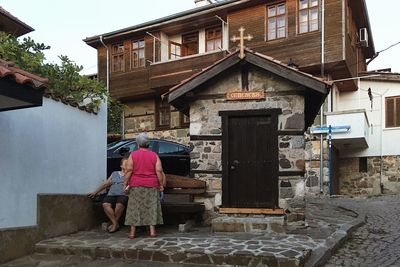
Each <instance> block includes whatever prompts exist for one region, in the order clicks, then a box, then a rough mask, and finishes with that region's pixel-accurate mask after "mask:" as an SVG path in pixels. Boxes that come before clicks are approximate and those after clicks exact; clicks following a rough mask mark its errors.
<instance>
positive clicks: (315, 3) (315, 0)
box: [310, 0, 318, 7]
mask: <svg viewBox="0 0 400 267" xmlns="http://www.w3.org/2000/svg"><path fill="white" fill-rule="evenodd" d="M310 2H311V3H310V7H313V6H318V0H310Z"/></svg>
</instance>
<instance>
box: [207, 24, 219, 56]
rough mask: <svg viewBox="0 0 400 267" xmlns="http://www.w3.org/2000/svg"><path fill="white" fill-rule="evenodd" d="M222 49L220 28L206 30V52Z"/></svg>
mask: <svg viewBox="0 0 400 267" xmlns="http://www.w3.org/2000/svg"><path fill="white" fill-rule="evenodd" d="M220 48H222V29H221V27H218V28H214V29H209V30H206V52H208V51H214V50H218V49H220Z"/></svg>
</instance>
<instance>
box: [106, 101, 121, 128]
mask: <svg viewBox="0 0 400 267" xmlns="http://www.w3.org/2000/svg"><path fill="white" fill-rule="evenodd" d="M122 110H123V105H122V103H121V102H119V101H118V100H115V99H112V98H109V100H108V113H107V121H108V124H107V132H108V133H109V134H120V133H121V130H122V125H121V118H122Z"/></svg>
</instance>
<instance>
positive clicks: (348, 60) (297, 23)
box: [85, 0, 375, 105]
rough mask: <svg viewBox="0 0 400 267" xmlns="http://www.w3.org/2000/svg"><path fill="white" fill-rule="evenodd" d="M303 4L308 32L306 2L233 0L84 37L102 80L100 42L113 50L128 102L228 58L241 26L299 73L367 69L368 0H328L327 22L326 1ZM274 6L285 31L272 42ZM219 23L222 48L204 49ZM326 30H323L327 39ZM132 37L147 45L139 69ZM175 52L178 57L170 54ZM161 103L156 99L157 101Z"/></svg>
mask: <svg viewBox="0 0 400 267" xmlns="http://www.w3.org/2000/svg"><path fill="white" fill-rule="evenodd" d="M305 2H307V3H308V8H309V9H310V13H308V15H307V16H306V18H307V19H308V21H307V20H306V23H307V27H309V29H308V30H307V31H306V32H303V33H300V32H302V31H303V28H302V29H300V27H302V26H301V25H305V24H304V19H303V18H304V13H301V12H304V11H307V10H308V9H303V7H302V6H301V4H302V3H304V1H300V0H286V1H284V0H283V1H271V0H268V1H265V0H264V1H260V0H251V1H250V0H228V1H221V2H220V3H217V4H212V5H208V6H205V7H201V8H196V9H193V10H189V11H187V12H182V13H179V14H176V15H172V16H169V17H166V18H161V19H159V20H156V21H151V22H148V23H144V24H141V25H137V26H133V27H130V28H127V29H122V30H119V31H115V32H112V33H107V34H103V35H101V36H94V37H90V38H87V39H85V42H86V43H87V44H88V45H91V46H92V47H94V48H96V49H97V50H98V69H99V78H100V79H101V80H104V81H105V80H106V75H107V74H106V65H107V62H106V54H107V51H106V48H105V47H104V46H103V44H102V42H101V41H100V39H102V41H103V42H104V43H105V44H106V46H107V47H108V49H109V52H110V62H109V63H110V70H111V72H110V93H111V96H113V97H115V98H117V99H120V100H122V101H123V102H125V103H133V102H134V101H137V100H140V99H159V98H160V95H161V94H162V93H165V92H166V91H167V90H168V89H169V88H171V87H172V86H174V85H176V84H178V83H179V82H180V81H182V80H184V79H187V78H189V77H190V76H192V75H193V74H195V73H197V72H200V71H201V70H202V69H204V68H206V67H208V66H210V65H212V64H213V63H214V62H216V61H218V60H219V59H221V58H223V57H224V56H225V55H227V54H228V53H230V52H232V51H233V50H235V49H236V46H237V44H236V43H234V42H233V41H230V39H231V37H232V36H233V35H235V34H238V29H239V28H240V27H244V28H245V29H246V33H248V34H251V35H252V36H253V39H252V40H251V41H248V42H246V46H247V47H248V48H250V49H252V50H254V51H256V52H259V53H262V54H265V55H267V56H271V57H273V58H274V59H277V60H279V61H281V62H283V63H285V64H289V63H292V64H294V65H297V66H298V68H299V69H300V70H302V71H305V72H307V73H310V74H312V75H317V76H320V75H321V74H322V75H323V76H325V77H327V78H329V79H331V80H337V79H347V78H352V77H355V76H357V73H358V72H360V71H365V70H366V64H365V62H366V59H367V58H371V57H372V56H373V55H374V54H375V50H374V44H373V39H372V34H371V29H370V25H369V20H368V12H367V10H366V6H365V2H364V0H324V5H325V7H324V8H325V14H324V20H325V24H324V25H322V4H323V3H322V0H309V1H305ZM275 6H277V7H279V8H280V9H279V10H280V11H279V12H280V20H279V21H280V22H279V25H280V26H279V27H280V28H279V29H278V26H276V30H279V33H280V34H279V35H276V36H277V38H272V39H271V38H270V35H268V34H269V33H270V32H271V29H272V28H271V25H275V24H273V23H272V24H270V18H271V14H270V13H269V12H270V10H273V7H275ZM314 11H315V13H314V15H313V13H312V12H314ZM274 12H275V11H274ZM276 12H278V10H276ZM307 12H308V11H307ZM274 15H278V14H274ZM312 19H314V20H312ZM222 21H224V22H222ZM275 23H278V22H277V21H276V22H275ZM282 25H283V26H282ZM274 27H275V26H274ZM307 27H306V28H307ZM216 28H217V29H219V28H220V32H221V33H222V36H221V40H218V43H220V44H221V47H220V48H218V49H217V48H215V50H214V51H207V47H208V46H207V43H206V40H207V38H208V37H207V36H208V30H209V29H216ZM361 28H366V29H367V31H368V33H369V38H368V47H367V46H365V45H364V46H361V44H360V42H359V39H358V33H359V29H361ZM322 32H324V33H325V35H324V37H322ZM187 34H189V35H191V36H193V35H196V36H197V37H198V38H197V42H198V43H197V50H196V49H194V48H193V43H192V44H191V48H190V49H191V51H192V52H193V51H195V52H197V54H194V55H193V54H192V52H191V53H190V54H192V55H189V56H185V51H187V48H185V47H184V36H188V35H187ZM271 36H272V35H271ZM278 37H279V38H278ZM322 38H323V40H324V42H322ZM135 40H143V42H144V55H143V56H144V64H143V66H139V67H132V60H133V52H132V51H133V47H132V42H134V41H135ZM322 43H324V51H323V52H324V56H322ZM171 44H178V45H179V46H180V47H179V49H178V48H176V47H172V46H171ZM115 45H120V46H121V47H123V52H121V53H123V60H122V62H119V63H120V64H122V65H123V67H122V69H121V70H120V71H113V70H112V66H113V54H112V52H113V46H115ZM171 48H173V49H174V51H175V53H181V54H180V55H178V56H176V54H173V53H172V52H171ZM177 49H178V50H177ZM229 51H230V52H229ZM172 54H173V55H172ZM171 55H172V56H173V57H175V58H174V59H172V58H171ZM322 57H323V61H324V68H323V69H324V71H323V73H322V71H321V69H322V68H321V62H322ZM337 86H338V89H339V90H340V91H352V90H356V89H357V88H356V84H355V82H354V81H344V82H340V83H337ZM156 102H157V101H154V104H155V105H156Z"/></svg>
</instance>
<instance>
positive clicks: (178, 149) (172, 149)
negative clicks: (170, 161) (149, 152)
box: [158, 142, 185, 155]
mask: <svg viewBox="0 0 400 267" xmlns="http://www.w3.org/2000/svg"><path fill="white" fill-rule="evenodd" d="M158 146H159V147H158V154H160V155H168V154H183V153H184V152H185V148H184V147H182V146H180V145H176V144H171V143H167V142H160V143H159V144H158Z"/></svg>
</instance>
